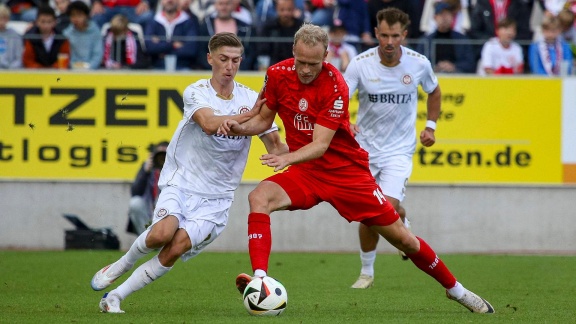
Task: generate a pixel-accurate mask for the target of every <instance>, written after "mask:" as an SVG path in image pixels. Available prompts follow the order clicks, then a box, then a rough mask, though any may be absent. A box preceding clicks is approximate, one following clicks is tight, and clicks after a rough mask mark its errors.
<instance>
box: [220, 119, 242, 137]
mask: <svg viewBox="0 0 576 324" xmlns="http://www.w3.org/2000/svg"><path fill="white" fill-rule="evenodd" d="M240 127H241V126H240V124H239V123H238V122H237V121H235V120H233V119H226V120H225V121H223V122H222V124H221V125H220V126H218V131H217V132H216V133H217V134H218V135H228V133H230V132H234V129H236V130H239V129H240Z"/></svg>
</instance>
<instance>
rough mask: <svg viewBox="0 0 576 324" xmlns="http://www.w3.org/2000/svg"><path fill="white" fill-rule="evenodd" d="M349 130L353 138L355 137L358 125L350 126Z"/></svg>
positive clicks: (358, 131)
mask: <svg viewBox="0 0 576 324" xmlns="http://www.w3.org/2000/svg"><path fill="white" fill-rule="evenodd" d="M350 130H351V131H352V134H353V135H354V136H356V134H358V133H360V127H359V126H358V124H350Z"/></svg>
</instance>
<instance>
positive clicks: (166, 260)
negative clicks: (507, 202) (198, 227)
mask: <svg viewBox="0 0 576 324" xmlns="http://www.w3.org/2000/svg"><path fill="white" fill-rule="evenodd" d="M191 248H192V243H191V242H190V237H189V236H188V233H187V232H186V230H185V229H183V228H180V229H178V230H177V231H176V233H175V234H174V237H173V238H172V240H171V241H170V242H168V243H167V244H166V245H164V247H163V248H162V250H161V251H160V253H158V260H159V261H160V264H161V265H162V266H164V267H167V268H170V267H173V266H174V263H176V261H178V258H180V256H182V254H184V253H185V252H187V251H189V250H190V249H191Z"/></svg>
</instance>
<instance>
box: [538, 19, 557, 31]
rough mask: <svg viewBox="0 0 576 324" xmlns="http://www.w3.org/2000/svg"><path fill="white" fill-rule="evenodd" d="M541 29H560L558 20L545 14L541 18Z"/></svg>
mask: <svg viewBox="0 0 576 324" xmlns="http://www.w3.org/2000/svg"><path fill="white" fill-rule="evenodd" d="M542 29H543V30H552V29H560V20H559V19H558V17H555V16H546V17H544V19H542Z"/></svg>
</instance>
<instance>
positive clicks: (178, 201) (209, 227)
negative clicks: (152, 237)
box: [150, 187, 232, 261]
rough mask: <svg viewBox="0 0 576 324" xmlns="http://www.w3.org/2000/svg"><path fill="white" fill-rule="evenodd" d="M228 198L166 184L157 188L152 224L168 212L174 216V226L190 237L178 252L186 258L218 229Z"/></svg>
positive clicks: (224, 217) (221, 227) (225, 219)
mask: <svg viewBox="0 0 576 324" xmlns="http://www.w3.org/2000/svg"><path fill="white" fill-rule="evenodd" d="M231 205H232V199H228V198H226V199H224V198H219V199H213V198H212V199H208V198H202V197H199V196H194V195H188V194H185V193H183V192H181V191H180V190H179V189H178V188H175V187H166V188H164V189H163V190H162V191H161V192H160V196H159V197H158V202H157V203H156V208H155V209H154V217H153V219H152V225H150V226H153V225H154V224H156V223H157V222H159V221H160V220H162V219H164V217H166V216H168V215H172V216H175V217H176V218H178V222H179V225H178V228H183V229H184V230H186V232H187V233H188V236H189V237H190V242H191V243H192V249H190V251H188V252H186V253H184V254H182V256H181V258H182V260H183V261H187V260H189V259H191V258H193V257H195V256H197V255H198V254H200V252H202V250H204V248H205V247H206V246H208V245H209V244H210V243H212V242H213V241H214V240H215V239H216V238H217V237H218V236H219V235H220V233H222V231H223V230H224V228H225V227H226V223H227V222H228V213H229V211H230V206H231Z"/></svg>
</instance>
